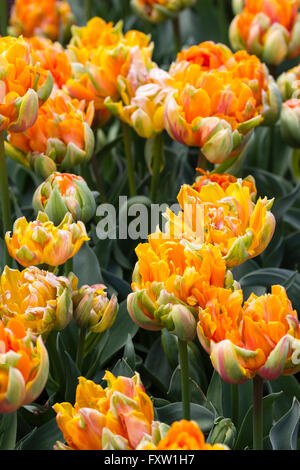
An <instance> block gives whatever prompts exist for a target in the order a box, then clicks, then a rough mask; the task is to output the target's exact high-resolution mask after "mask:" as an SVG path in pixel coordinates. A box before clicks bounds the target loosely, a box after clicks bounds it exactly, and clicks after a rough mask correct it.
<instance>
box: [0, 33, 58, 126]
mask: <svg viewBox="0 0 300 470" xmlns="http://www.w3.org/2000/svg"><path fill="white" fill-rule="evenodd" d="M52 85H53V78H52V75H51V73H50V72H48V71H47V70H45V69H43V68H41V67H40V66H39V65H32V64H31V56H30V50H29V47H28V45H27V44H26V42H25V41H24V40H23V39H22V38H12V37H10V36H7V37H2V38H0V130H9V131H11V132H23V131H25V130H26V129H28V128H29V127H31V126H32V125H33V124H34V123H35V121H36V119H37V115H38V109H39V106H40V104H42V103H43V102H44V101H45V100H46V99H47V98H48V97H49V95H50V93H51V90H52Z"/></svg>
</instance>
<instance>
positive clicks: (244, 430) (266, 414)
mask: <svg viewBox="0 0 300 470" xmlns="http://www.w3.org/2000/svg"><path fill="white" fill-rule="evenodd" d="M281 395H282V392H278V393H271V394H269V395H267V396H265V397H264V398H263V436H264V437H265V436H268V435H269V432H270V428H271V426H272V418H273V404H274V402H275V400H277V399H278V398H279V397H280V396H281ZM252 414H253V405H251V406H250V407H249V409H248V411H247V413H246V414H245V417H244V419H243V422H242V424H241V426H240V428H239V432H238V435H237V438H236V441H235V445H234V449H235V450H243V449H246V448H248V447H249V446H250V447H251V446H252V439H253V434H252V433H253V430H252V423H253V419H252Z"/></svg>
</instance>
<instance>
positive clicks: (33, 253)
mask: <svg viewBox="0 0 300 470" xmlns="http://www.w3.org/2000/svg"><path fill="white" fill-rule="evenodd" d="M87 240H89V238H88V236H87V233H86V229H85V225H84V223H83V222H81V221H79V222H77V223H73V220H72V216H71V214H70V212H68V213H67V214H66V215H65V217H64V218H63V220H62V221H61V223H60V224H59V225H58V226H55V225H54V224H53V222H51V221H50V220H49V217H48V216H47V214H46V213H44V212H39V213H38V216H37V219H36V220H34V221H33V222H27V220H26V218H25V217H20V218H19V219H17V220H16V221H15V223H14V226H13V232H12V236H10V232H7V233H6V235H5V241H6V246H7V249H8V252H9V254H10V255H11V256H12V258H14V259H16V260H17V261H18V263H20V264H21V265H22V266H25V267H28V266H35V265H39V264H47V265H49V266H59V265H61V264H64V263H65V262H66V261H67V260H68V259H69V258H72V257H73V256H74V255H75V254H76V253H77V252H78V250H79V249H80V248H81V246H82V244H83V243H84V242H85V241H87Z"/></svg>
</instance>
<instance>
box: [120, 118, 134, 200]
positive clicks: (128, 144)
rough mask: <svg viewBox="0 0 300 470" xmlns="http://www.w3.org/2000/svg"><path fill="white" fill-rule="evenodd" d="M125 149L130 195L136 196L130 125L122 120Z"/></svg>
mask: <svg viewBox="0 0 300 470" xmlns="http://www.w3.org/2000/svg"><path fill="white" fill-rule="evenodd" d="M122 130H123V140H124V150H125V156H126V162H127V172H128V182H129V194H130V197H133V196H136V184H135V178H134V165H133V157H132V153H131V138H130V127H129V126H128V124H126V123H125V122H122Z"/></svg>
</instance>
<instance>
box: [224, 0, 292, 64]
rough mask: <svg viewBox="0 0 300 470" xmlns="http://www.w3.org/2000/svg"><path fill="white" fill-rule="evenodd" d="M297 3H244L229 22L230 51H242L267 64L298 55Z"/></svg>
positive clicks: (271, 0)
mask: <svg viewBox="0 0 300 470" xmlns="http://www.w3.org/2000/svg"><path fill="white" fill-rule="evenodd" d="M299 5H300V3H299V0H259V1H257V0H245V4H244V8H243V10H242V11H241V12H240V13H239V14H238V15H237V16H236V17H235V18H234V20H233V21H232V23H231V26H230V30H229V36H230V40H231V44H232V46H233V48H234V49H246V50H247V51H248V52H250V53H251V54H256V55H257V56H258V57H260V58H261V59H262V60H263V61H265V62H266V63H268V64H271V65H279V64H280V63H281V62H282V61H283V60H284V59H286V58H293V57H296V56H297V55H298V54H299V52H300V40H299V28H300V16H299V14H298V8H299Z"/></svg>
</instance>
